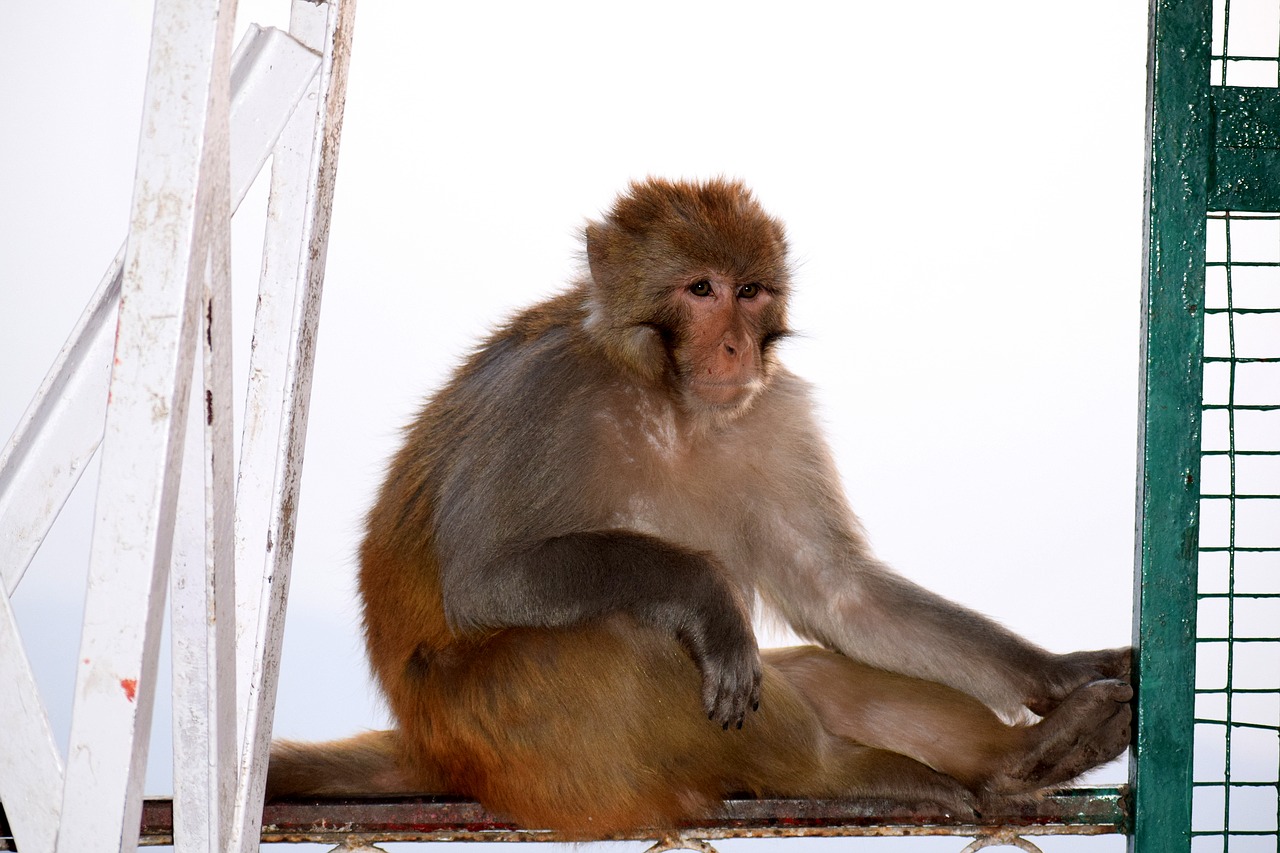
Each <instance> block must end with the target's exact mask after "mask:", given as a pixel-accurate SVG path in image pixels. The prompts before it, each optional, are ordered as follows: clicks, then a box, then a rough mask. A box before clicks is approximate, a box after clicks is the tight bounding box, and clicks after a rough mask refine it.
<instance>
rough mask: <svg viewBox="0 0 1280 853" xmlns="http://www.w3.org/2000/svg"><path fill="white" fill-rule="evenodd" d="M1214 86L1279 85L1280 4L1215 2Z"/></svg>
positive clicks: (1268, 1) (1237, 0)
mask: <svg viewBox="0 0 1280 853" xmlns="http://www.w3.org/2000/svg"><path fill="white" fill-rule="evenodd" d="M1211 50H1212V64H1211V66H1210V68H1211V75H1212V76H1211V78H1210V79H1211V80H1212V82H1213V84H1214V85H1215V86H1267V87H1273V88H1274V87H1277V86H1280V2H1277V0H1214V3H1213V45H1212V48H1211Z"/></svg>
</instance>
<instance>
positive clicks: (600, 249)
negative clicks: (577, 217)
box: [586, 222, 613, 289]
mask: <svg viewBox="0 0 1280 853" xmlns="http://www.w3.org/2000/svg"><path fill="white" fill-rule="evenodd" d="M610 230H611V229H610V227H609V226H608V225H602V224H600V223H599V222H588V223H587V231H586V238H587V267H588V269H590V271H591V279H592V280H593V281H594V282H595V283H596V286H597V287H600V288H604V289H609V286H610V285H611V284H612V283H613V264H612V263H611V261H610V258H609V243H610V242H612V241H611V240H610V239H609V235H608V232H609V231H610Z"/></svg>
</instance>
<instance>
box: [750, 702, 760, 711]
mask: <svg viewBox="0 0 1280 853" xmlns="http://www.w3.org/2000/svg"><path fill="white" fill-rule="evenodd" d="M751 710H753V711H759V710H760V703H759V702H752V703H751Z"/></svg>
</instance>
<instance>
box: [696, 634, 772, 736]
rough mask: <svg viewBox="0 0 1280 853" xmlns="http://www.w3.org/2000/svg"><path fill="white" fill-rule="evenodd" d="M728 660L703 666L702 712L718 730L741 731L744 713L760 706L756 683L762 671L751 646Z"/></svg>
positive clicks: (757, 683)
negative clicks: (732, 727) (719, 727)
mask: <svg viewBox="0 0 1280 853" xmlns="http://www.w3.org/2000/svg"><path fill="white" fill-rule="evenodd" d="M736 651H737V653H736V654H733V655H730V656H729V657H730V658H733V659H732V660H728V661H725V660H721V661H717V662H716V663H714V664H713V663H711V662H710V661H707V662H704V665H703V676H702V701H703V710H705V711H706V712H707V718H708V719H710V720H711V721H712V722H715V723H719V724H720V726H721V728H724V729H728V728H729V727H730V726H734V727H737V728H742V724H743V721H744V720H745V719H746V716H747V712H748V711H754V710H756V709H757V708H758V707H759V706H760V682H761V680H762V678H763V670H762V669H761V666H760V653H759V651H758V650H757V649H756V647H755V643H754V642H752V643H750V646H749V648H741V649H739V650H736Z"/></svg>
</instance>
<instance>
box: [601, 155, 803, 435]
mask: <svg viewBox="0 0 1280 853" xmlns="http://www.w3.org/2000/svg"><path fill="white" fill-rule="evenodd" d="M586 242H587V260H588V263H589V265H590V273H591V283H590V287H589V290H588V295H587V312H588V317H587V331H588V333H589V334H591V335H592V336H593V337H594V338H595V339H596V340H597V341H598V342H599V343H601V344H602V345H603V346H604V348H605V350H606V351H607V352H609V353H611V354H612V355H613V356H614V357H615V359H616V360H617V362H618V363H619V364H621V365H624V366H625V367H627V368H629V369H630V370H631V371H633V372H634V373H635V374H638V375H639V376H641V377H644V378H645V379H648V380H650V381H659V382H664V383H668V384H670V385H672V386H673V388H672V390H674V391H675V392H676V393H677V397H678V399H679V400H681V401H682V402H683V404H684V405H685V406H686V407H687V408H689V409H691V410H693V411H695V412H703V411H711V412H714V413H715V414H717V415H730V416H731V415H733V414H734V413H735V412H738V411H742V410H743V409H744V408H745V407H746V405H747V404H749V403H750V402H751V400H752V399H753V398H754V397H755V396H756V394H758V393H759V392H760V390H761V389H763V388H764V386H765V383H766V382H767V380H768V376H769V373H770V371H771V369H772V366H773V356H772V353H771V348H772V344H773V343H774V342H776V341H777V340H779V339H780V338H782V337H783V336H785V335H786V334H787V320H786V303H787V291H788V288H789V283H790V270H789V265H788V262H787V245H786V236H785V233H784V231H783V227H782V224H781V223H780V222H778V221H777V220H776V219H774V218H772V217H771V216H769V215H768V214H767V213H765V212H764V211H763V210H762V209H761V208H760V206H759V204H757V203H756V200H755V198H754V197H753V196H752V195H751V193H750V191H749V190H747V189H746V188H745V187H743V186H742V185H741V184H739V183H736V182H730V181H723V180H712V181H707V182H705V183H689V182H679V181H677V182H672V181H663V180H657V179H650V180H648V181H646V182H643V183H636V184H633V185H632V186H631V190H630V192H629V193H626V194H624V195H622V196H621V197H619V199H618V200H617V202H616V203H615V205H614V208H613V210H612V211H610V213H609V215H608V216H607V217H606V218H605V219H604V220H603V221H602V222H593V223H590V224H588V226H587V230H586Z"/></svg>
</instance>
